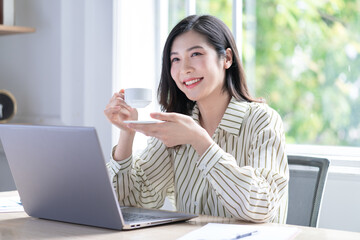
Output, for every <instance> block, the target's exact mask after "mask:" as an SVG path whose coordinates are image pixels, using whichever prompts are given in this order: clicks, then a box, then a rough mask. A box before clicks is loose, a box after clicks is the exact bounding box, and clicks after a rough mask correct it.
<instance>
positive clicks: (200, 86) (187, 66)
mask: <svg viewBox="0 0 360 240" xmlns="http://www.w3.org/2000/svg"><path fill="white" fill-rule="evenodd" d="M170 61H171V76H172V78H173V80H174V81H175V83H176V85H177V86H178V88H179V89H180V90H181V91H182V92H183V93H185V95H186V96H187V98H189V99H190V100H192V101H197V102H198V103H199V102H200V101H205V100H207V99H214V98H215V99H216V97H218V96H219V95H221V94H222V87H223V85H224V81H225V70H226V66H227V65H226V58H225V57H221V58H219V57H218V54H217V52H216V51H215V49H214V48H213V46H211V45H210V44H209V43H207V41H206V38H205V37H204V36H203V35H201V34H199V33H197V32H195V31H188V32H186V33H183V34H181V35H179V36H177V37H176V38H175V40H174V42H173V44H172V47H171V51H170Z"/></svg>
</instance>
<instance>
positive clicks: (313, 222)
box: [286, 155, 330, 227]
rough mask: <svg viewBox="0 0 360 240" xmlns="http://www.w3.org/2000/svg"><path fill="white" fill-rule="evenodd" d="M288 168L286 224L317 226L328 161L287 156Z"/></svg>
mask: <svg viewBox="0 0 360 240" xmlns="http://www.w3.org/2000/svg"><path fill="white" fill-rule="evenodd" d="M288 163H289V169H290V181H289V204H288V216H287V222H286V223H287V224H294V225H301V226H309V227H317V224H318V216H319V212H320V207H321V200H322V196H323V192H324V187H325V183H326V177H327V172H328V168H329V164H330V161H329V160H328V159H326V158H315V157H305V156H291V155H289V156H288Z"/></svg>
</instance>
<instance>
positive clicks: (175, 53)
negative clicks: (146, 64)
mask: <svg viewBox="0 0 360 240" xmlns="http://www.w3.org/2000/svg"><path fill="white" fill-rule="evenodd" d="M198 48H201V49H204V48H203V47H202V46H199V45H196V46H193V47H189V48H188V49H186V51H187V52H190V51H192V50H194V49H198ZM177 54H179V53H178V52H171V53H170V57H171V56H172V55H177Z"/></svg>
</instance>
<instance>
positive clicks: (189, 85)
mask: <svg viewBox="0 0 360 240" xmlns="http://www.w3.org/2000/svg"><path fill="white" fill-rule="evenodd" d="M201 80H203V78H202V77H201V78H192V79H189V80H186V81H184V85H185V87H186V88H193V87H195V86H197V85H198V84H199V83H200V82H201Z"/></svg>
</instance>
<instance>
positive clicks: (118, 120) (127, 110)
mask: <svg viewBox="0 0 360 240" xmlns="http://www.w3.org/2000/svg"><path fill="white" fill-rule="evenodd" d="M104 113H105V116H106V117H107V119H108V120H109V121H110V122H111V123H112V124H114V125H115V126H117V127H118V128H120V129H122V130H124V131H130V132H132V131H133V130H132V129H130V128H128V127H127V124H125V123H124V121H126V120H137V119H138V112H137V110H136V109H135V108H132V107H130V106H129V105H127V104H126V102H125V100H124V89H121V90H120V92H117V93H114V95H113V96H112V98H111V99H110V102H109V103H108V104H107V105H106V108H105V110H104Z"/></svg>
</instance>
